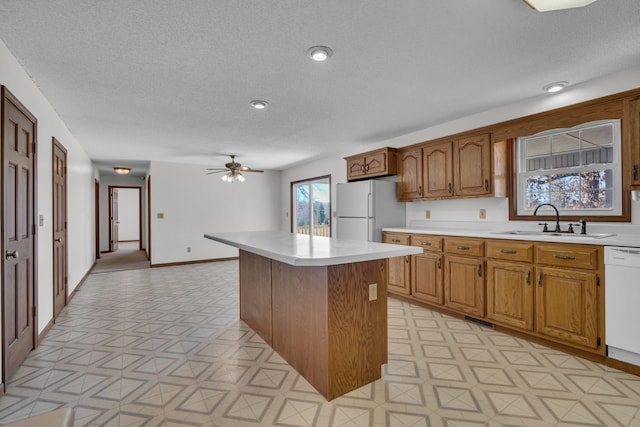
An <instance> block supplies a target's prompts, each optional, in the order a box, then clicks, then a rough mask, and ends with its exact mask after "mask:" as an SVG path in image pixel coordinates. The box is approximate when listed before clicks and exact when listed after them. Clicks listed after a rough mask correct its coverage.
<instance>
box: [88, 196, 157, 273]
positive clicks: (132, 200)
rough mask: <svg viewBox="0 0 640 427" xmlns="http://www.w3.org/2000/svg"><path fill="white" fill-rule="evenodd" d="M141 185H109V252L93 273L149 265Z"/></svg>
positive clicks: (103, 255) (104, 254)
mask: <svg viewBox="0 0 640 427" xmlns="http://www.w3.org/2000/svg"><path fill="white" fill-rule="evenodd" d="M142 200H143V197H142V188H141V187H126V186H115V185H109V186H108V203H107V205H108V222H107V224H108V226H107V227H108V236H109V242H108V248H109V249H108V251H105V252H103V253H102V256H101V257H100V259H98V260H96V264H95V266H94V268H93V269H92V271H91V272H92V273H102V272H107V271H119V270H135V269H140V268H149V267H150V264H151V263H150V262H149V258H148V256H147V252H146V251H145V250H144V236H143V232H142V230H143V205H142Z"/></svg>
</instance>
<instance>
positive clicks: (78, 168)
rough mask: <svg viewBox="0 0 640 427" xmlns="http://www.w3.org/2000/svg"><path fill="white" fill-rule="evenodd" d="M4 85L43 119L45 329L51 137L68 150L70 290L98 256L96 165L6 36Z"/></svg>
mask: <svg viewBox="0 0 640 427" xmlns="http://www.w3.org/2000/svg"><path fill="white" fill-rule="evenodd" d="M0 84H3V85H5V86H6V87H7V88H8V89H9V90H10V91H11V93H13V95H15V96H16V97H17V98H18V99H19V100H20V102H21V103H22V104H23V105H24V106H25V107H26V108H27V109H28V110H29V111H30V112H31V113H32V114H33V115H34V116H35V117H36V118H37V119H38V125H37V144H38V151H37V163H38V165H37V167H38V170H37V183H36V185H37V197H38V199H37V200H38V201H37V203H38V206H37V208H38V212H37V214H39V215H42V216H43V218H44V222H43V225H42V226H40V227H38V229H37V234H36V238H37V243H38V265H37V279H38V300H37V301H36V305H37V308H38V325H37V326H38V332H42V330H43V329H44V328H45V327H46V325H47V324H48V323H49V322H50V321H51V319H52V318H53V281H52V278H53V263H52V257H53V253H52V247H53V241H52V238H53V234H52V233H53V229H52V224H51V219H52V203H53V202H52V194H51V189H52V165H51V163H52V160H51V158H52V137H55V138H56V139H57V140H58V141H60V143H61V144H62V145H63V146H64V147H65V148H66V149H67V173H68V177H67V191H68V206H69V209H68V240H67V247H68V254H69V277H68V283H69V285H68V290H69V293H71V292H72V291H73V290H74V289H75V288H76V286H77V285H78V284H79V282H80V280H82V278H83V277H84V276H85V275H86V274H87V272H88V271H89V269H90V268H91V267H92V266H93V263H94V261H95V249H94V226H93V223H94V195H93V177H94V174H95V169H94V167H93V165H92V163H91V160H90V159H89V156H88V155H87V153H86V152H85V151H84V149H83V147H82V146H81V145H80V144H79V142H78V141H77V140H76V139H75V138H74V136H73V135H72V134H71V132H70V131H69V129H68V128H67V127H66V125H65V124H64V122H63V121H62V119H61V118H60V117H59V116H58V114H57V113H56V112H55V110H54V108H53V107H52V106H51V104H49V102H48V101H47V100H46V98H45V97H44V95H43V94H42V93H41V92H40V90H39V89H38V88H37V87H36V85H35V84H34V83H33V81H31V79H30V77H29V76H28V75H27V73H26V72H25V70H24V69H23V68H22V67H21V66H20V65H19V63H18V61H17V60H16V59H15V58H14V57H13V55H12V54H11V53H10V52H9V50H8V49H7V47H6V46H5V44H4V43H3V42H2V41H0ZM0 318H1V317H0ZM3 380H4V379H3Z"/></svg>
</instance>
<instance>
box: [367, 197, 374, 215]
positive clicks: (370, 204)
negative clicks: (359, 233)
mask: <svg viewBox="0 0 640 427" xmlns="http://www.w3.org/2000/svg"><path fill="white" fill-rule="evenodd" d="M374 214H375V212H373V194H372V193H369V194H367V216H368V217H369V218H373V216H374Z"/></svg>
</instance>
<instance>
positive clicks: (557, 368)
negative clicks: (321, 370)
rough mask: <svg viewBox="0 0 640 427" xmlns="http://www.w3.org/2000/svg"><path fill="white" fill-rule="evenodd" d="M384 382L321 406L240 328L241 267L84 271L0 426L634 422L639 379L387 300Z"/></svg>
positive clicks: (17, 380) (26, 366) (466, 426)
mask: <svg viewBox="0 0 640 427" xmlns="http://www.w3.org/2000/svg"><path fill="white" fill-rule="evenodd" d="M388 310H389V363H388V364H387V365H386V366H385V367H384V368H383V375H382V379H380V380H378V381H375V382H374V383H371V384H369V385H367V386H364V387H362V388H360V389H358V390H355V391H353V392H351V393H349V394H348V395H345V396H342V397H339V398H337V399H335V400H333V401H331V402H327V401H326V400H325V399H324V398H323V397H322V396H321V395H320V394H319V393H317V392H316V391H315V390H314V389H313V388H311V387H310V386H309V384H308V383H307V382H306V381H305V380H304V379H303V378H302V377H301V376H300V375H299V374H298V373H297V372H296V371H295V370H293V369H292V368H291V367H290V366H289V365H288V364H287V363H286V362H284V361H283V360H282V358H280V356H278V354H277V353H275V352H274V351H273V350H272V349H271V348H270V347H269V346H267V345H266V344H265V343H264V341H263V340H262V339H261V338H260V337H259V336H257V335H256V334H255V333H254V332H253V331H252V330H251V329H249V328H248V327H247V326H246V325H245V324H244V323H243V322H242V321H240V320H239V319H238V262H237V261H225V262H213V263H206V264H195V265H188V266H175V267H163V268H147V269H140V270H128V271H117V272H110V273H104V274H91V275H89V277H88V278H87V280H86V282H85V284H84V285H83V286H82V287H81V288H80V290H79V292H78V293H77V295H76V296H75V297H74V298H73V300H72V301H71V303H70V304H69V305H68V306H67V307H66V308H65V309H64V310H63V312H62V314H61V316H60V317H59V318H58V322H57V323H56V324H55V325H54V326H53V328H52V329H51V331H50V332H49V334H48V336H47V337H46V338H45V339H44V340H43V342H42V343H41V345H40V347H39V348H38V349H37V350H36V351H34V352H32V353H31V354H30V355H29V356H28V357H27V359H26V360H25V362H24V363H23V365H22V366H21V367H20V368H19V370H18V372H17V373H16V375H15V376H14V377H13V378H12V379H10V381H9V382H8V384H7V392H6V394H5V395H4V396H2V397H1V398H0V424H2V423H7V422H10V421H13V420H18V419H22V418H25V417H28V416H31V415H36V414H39V413H43V412H47V411H50V410H53V409H56V408H59V407H64V406H68V407H74V408H75V410H76V415H75V418H76V423H75V425H76V426H92V427H94V426H143V425H144V426H152V427H156V426H167V427H168V426H222V427H230V426H274V425H278V426H318V427H319V426H356V427H358V426H364V427H368V426H390V427H403V426H405V427H406V426H414V427H419V426H420V427H427V426H430V427H445V426H446V427H471V426H506V425H509V426H560V425H581V426H615V425H619V426H635V427H638V426H640V377H637V376H634V375H631V374H626V373H623V372H620V371H617V370H614V369H611V368H608V367H606V366H603V365H599V364H596V363H593V362H590V361H587V360H584V359H580V358H578V357H574V356H570V355H567V354H565V353H562V352H559V351H556V350H552V349H549V348H546V347H543V346H540V345H537V344H533V343H530V342H528V341H525V340H521V339H519V338H514V337H511V336H508V335H505V334H502V333H499V332H496V331H494V330H492V329H487V328H483V327H481V326H479V325H478V324H475V323H469V322H465V321H462V320H458V319H453V318H451V317H448V316H445V315H442V314H439V313H437V312H432V311H430V310H426V309H423V308H420V307H417V306H414V305H411V304H407V303H404V302H401V301H398V300H395V299H390V300H389V309H388Z"/></svg>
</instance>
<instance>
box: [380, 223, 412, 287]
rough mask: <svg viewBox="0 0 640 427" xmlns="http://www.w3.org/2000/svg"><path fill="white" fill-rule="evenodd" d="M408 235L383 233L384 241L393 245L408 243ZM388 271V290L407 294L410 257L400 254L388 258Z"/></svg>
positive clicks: (409, 284)
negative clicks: (400, 255) (399, 255)
mask: <svg viewBox="0 0 640 427" xmlns="http://www.w3.org/2000/svg"><path fill="white" fill-rule="evenodd" d="M409 239H410V235H409V234H403V233H386V232H385V233H384V239H383V241H384V243H391V244H394V245H408V244H409ZM387 262H388V264H387V270H388V271H389V283H388V288H389V291H390V292H392V293H393V292H395V293H399V294H402V295H409V294H410V293H411V282H410V280H411V257H410V256H402V257H395V258H389V260H388V261H387Z"/></svg>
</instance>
